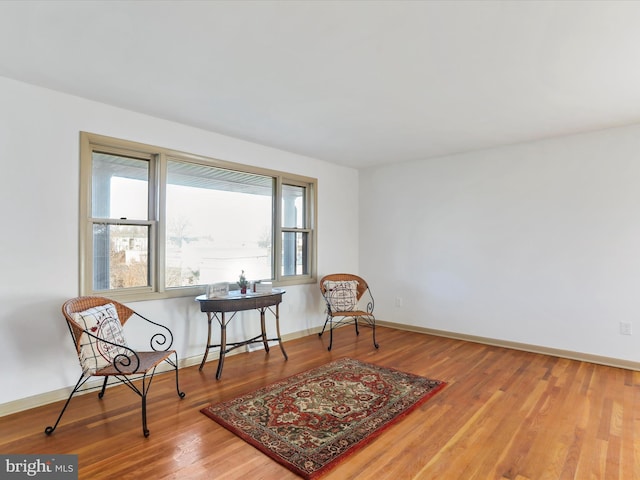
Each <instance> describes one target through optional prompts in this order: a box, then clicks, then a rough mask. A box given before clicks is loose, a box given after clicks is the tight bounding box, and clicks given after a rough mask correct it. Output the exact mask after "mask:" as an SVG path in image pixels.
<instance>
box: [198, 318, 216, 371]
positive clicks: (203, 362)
mask: <svg viewBox="0 0 640 480" xmlns="http://www.w3.org/2000/svg"><path fill="white" fill-rule="evenodd" d="M212 320H213V313H211V312H207V322H208V324H209V327H208V330H207V344H206V345H205V347H204V356H203V357H202V362H200V370H202V368H203V367H204V364H205V362H206V361H207V356H208V355H209V345H211V321H212Z"/></svg>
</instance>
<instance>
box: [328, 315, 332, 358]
mask: <svg viewBox="0 0 640 480" xmlns="http://www.w3.org/2000/svg"><path fill="white" fill-rule="evenodd" d="M332 346H333V319H332V318H329V348H327V350H329V351H331V347H332Z"/></svg>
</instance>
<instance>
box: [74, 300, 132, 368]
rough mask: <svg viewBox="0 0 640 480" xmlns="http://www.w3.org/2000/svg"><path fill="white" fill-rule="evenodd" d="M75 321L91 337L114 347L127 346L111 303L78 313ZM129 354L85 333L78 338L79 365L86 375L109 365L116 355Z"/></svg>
mask: <svg viewBox="0 0 640 480" xmlns="http://www.w3.org/2000/svg"><path fill="white" fill-rule="evenodd" d="M75 320H76V322H77V323H78V324H80V325H81V326H82V327H83V328H84V329H85V330H86V331H88V332H91V333H92V334H93V335H96V336H97V337H100V338H101V339H104V340H107V341H108V342H112V343H115V344H116V345H121V346H123V347H126V346H127V342H126V340H125V338H124V333H123V331H122V324H121V323H120V319H119V318H118V312H117V310H116V307H115V306H114V305H113V303H107V304H105V305H100V306H99V307H93V308H90V309H88V310H85V311H84V312H78V313H76V314H75ZM130 353H131V351H130V350H127V349H126V348H118V347H117V346H115V345H112V344H111V343H107V342H103V341H100V340H98V339H97V338H94V337H92V336H90V335H87V334H86V333H83V334H82V336H81V337H80V365H81V366H82V370H83V371H84V372H85V374H87V375H93V374H94V373H95V372H96V371H97V370H100V369H102V368H104V367H107V366H109V365H111V364H112V362H113V360H114V358H115V357H116V356H117V355H129V354H130Z"/></svg>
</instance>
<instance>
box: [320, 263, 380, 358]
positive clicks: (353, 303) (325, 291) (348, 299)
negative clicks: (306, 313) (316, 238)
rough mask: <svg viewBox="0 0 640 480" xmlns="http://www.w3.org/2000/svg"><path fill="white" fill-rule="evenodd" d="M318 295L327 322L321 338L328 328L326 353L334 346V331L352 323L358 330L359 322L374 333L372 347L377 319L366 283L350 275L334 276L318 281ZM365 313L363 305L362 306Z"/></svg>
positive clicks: (374, 341) (337, 274)
mask: <svg viewBox="0 0 640 480" xmlns="http://www.w3.org/2000/svg"><path fill="white" fill-rule="evenodd" d="M320 291H321V292H322V296H323V298H324V299H325V302H326V304H327V318H326V320H325V322H324V326H323V327H322V331H321V332H320V333H319V335H320V336H322V334H323V333H324V331H325V329H326V328H327V324H328V325H329V332H330V337H329V338H330V339H329V347H328V350H331V347H332V346H333V329H334V328H337V327H339V326H341V325H342V324H346V323H353V324H355V327H356V335H359V334H360V331H359V330H358V321H359V320H361V321H362V322H363V323H364V324H365V325H367V326H370V327H371V328H372V331H373V346H374V347H376V348H378V347H379V345H378V343H377V342H376V318H375V317H374V316H373V295H372V294H371V290H370V289H369V285H367V282H366V281H365V280H364V279H363V278H362V277H359V276H358V275H353V274H350V273H333V274H331V275H325V276H324V277H322V279H321V280H320ZM365 304H366V306H364V309H363V308H362V305H365Z"/></svg>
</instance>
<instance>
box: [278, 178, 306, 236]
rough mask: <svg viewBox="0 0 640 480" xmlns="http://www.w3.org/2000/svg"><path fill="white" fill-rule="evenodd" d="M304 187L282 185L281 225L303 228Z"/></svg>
mask: <svg viewBox="0 0 640 480" xmlns="http://www.w3.org/2000/svg"><path fill="white" fill-rule="evenodd" d="M304 196H305V187H298V186H294V185H282V226H283V227H285V228H304V227H306V225H305V218H304V211H305V208H304Z"/></svg>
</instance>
